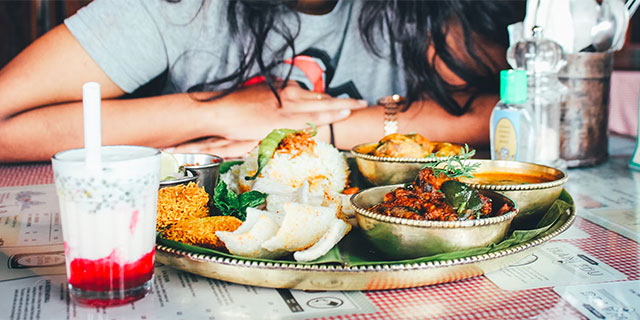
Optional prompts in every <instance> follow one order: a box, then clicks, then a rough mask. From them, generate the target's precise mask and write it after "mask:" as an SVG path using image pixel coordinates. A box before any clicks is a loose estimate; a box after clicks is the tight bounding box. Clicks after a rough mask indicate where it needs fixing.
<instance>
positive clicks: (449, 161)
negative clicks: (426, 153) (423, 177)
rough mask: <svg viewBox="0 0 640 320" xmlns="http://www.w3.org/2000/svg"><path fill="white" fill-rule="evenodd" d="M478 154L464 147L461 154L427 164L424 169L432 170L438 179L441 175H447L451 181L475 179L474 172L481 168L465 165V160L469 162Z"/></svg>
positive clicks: (475, 165) (466, 146)
mask: <svg viewBox="0 0 640 320" xmlns="http://www.w3.org/2000/svg"><path fill="white" fill-rule="evenodd" d="M475 154H476V151H475V150H469V146H468V145H466V144H465V145H464V147H463V148H462V150H461V151H460V154H458V155H455V156H451V157H448V158H446V159H443V160H440V161H434V162H429V163H425V165H424V166H422V168H423V169H424V168H431V170H433V174H434V175H435V176H436V177H438V176H440V175H441V174H443V173H444V174H445V175H446V176H447V177H449V178H451V179H455V178H459V177H465V178H473V172H475V171H476V169H478V167H479V166H480V164H479V163H474V164H468V163H464V160H468V159H470V158H471V157H473V156H474V155H475Z"/></svg>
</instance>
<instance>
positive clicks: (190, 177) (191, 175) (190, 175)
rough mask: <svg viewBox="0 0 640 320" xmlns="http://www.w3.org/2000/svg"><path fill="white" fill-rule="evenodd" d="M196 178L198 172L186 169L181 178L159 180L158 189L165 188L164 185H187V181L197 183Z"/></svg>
mask: <svg viewBox="0 0 640 320" xmlns="http://www.w3.org/2000/svg"><path fill="white" fill-rule="evenodd" d="M197 180H198V173H197V172H193V171H190V170H187V171H186V172H185V176H184V177H182V178H179V179H171V180H165V181H160V187H159V189H162V188H166V187H175V186H177V185H181V184H184V185H188V184H189V182H193V183H197Z"/></svg>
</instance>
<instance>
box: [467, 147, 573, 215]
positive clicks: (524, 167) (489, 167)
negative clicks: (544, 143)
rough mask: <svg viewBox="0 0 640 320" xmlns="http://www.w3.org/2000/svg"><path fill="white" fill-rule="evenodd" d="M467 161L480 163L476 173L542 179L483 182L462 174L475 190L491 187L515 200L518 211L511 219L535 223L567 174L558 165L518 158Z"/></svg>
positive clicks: (555, 196) (565, 180) (556, 195)
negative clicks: (527, 181)
mask: <svg viewBox="0 0 640 320" xmlns="http://www.w3.org/2000/svg"><path fill="white" fill-rule="evenodd" d="M467 161H468V163H471V164H474V163H479V164H480V166H479V167H478V168H477V169H476V171H475V174H480V175H481V174H483V173H497V174H504V175H510V176H511V177H513V179H517V178H518V177H519V176H522V175H526V176H533V177H537V178H540V179H541V180H545V181H544V182H539V183H526V181H522V183H511V184H486V182H482V181H478V179H475V178H461V179H460V180H461V181H463V182H466V183H468V184H469V185H471V186H472V187H473V188H475V189H478V190H491V191H495V192H497V193H500V194H502V195H505V196H507V197H509V198H510V199H512V200H513V201H515V202H516V203H517V204H518V208H519V211H520V213H519V214H518V216H517V217H516V219H515V221H514V223H518V224H520V223H527V224H534V225H535V224H536V223H537V222H538V221H539V220H540V218H542V215H544V213H545V212H547V210H548V209H549V207H550V206H551V204H553V202H554V201H555V200H556V199H558V197H559V196H560V193H561V192H562V188H563V186H564V184H565V182H567V179H568V176H567V174H566V173H564V172H563V171H562V170H560V169H556V168H552V167H548V166H544V165H540V164H535V163H528V162H520V161H504V160H476V159H472V160H467Z"/></svg>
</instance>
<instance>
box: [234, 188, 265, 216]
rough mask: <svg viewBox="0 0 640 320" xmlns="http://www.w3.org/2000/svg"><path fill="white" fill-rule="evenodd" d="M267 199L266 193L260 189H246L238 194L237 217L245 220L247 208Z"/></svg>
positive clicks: (260, 203) (258, 204)
mask: <svg viewBox="0 0 640 320" xmlns="http://www.w3.org/2000/svg"><path fill="white" fill-rule="evenodd" d="M266 199H267V194H266V193H262V192H260V191H255V190H254V191H248V192H245V193H243V194H241V195H240V196H238V202H239V204H240V206H239V208H238V218H239V219H240V220H243V221H244V220H245V219H246V218H247V208H249V207H251V208H256V207H258V206H260V205H262V204H263V203H264V201H265V200H266Z"/></svg>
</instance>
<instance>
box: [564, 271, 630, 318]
mask: <svg viewBox="0 0 640 320" xmlns="http://www.w3.org/2000/svg"><path fill="white" fill-rule="evenodd" d="M553 290H555V291H556V292H557V293H558V294H559V295H560V296H561V297H562V298H563V299H564V300H566V301H568V302H569V303H570V304H571V305H572V306H573V307H575V308H576V309H578V310H579V311H580V312H581V313H582V314H583V315H584V316H585V317H587V318H589V319H592V320H595V319H598V320H599V319H634V320H638V319H640V281H637V280H636V281H625V282H613V283H598V284H585V285H578V286H566V287H555V288H553Z"/></svg>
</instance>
